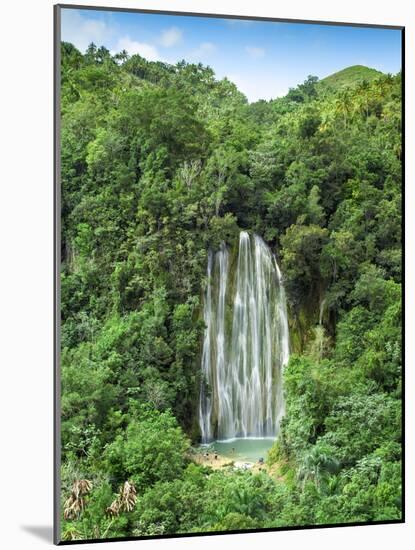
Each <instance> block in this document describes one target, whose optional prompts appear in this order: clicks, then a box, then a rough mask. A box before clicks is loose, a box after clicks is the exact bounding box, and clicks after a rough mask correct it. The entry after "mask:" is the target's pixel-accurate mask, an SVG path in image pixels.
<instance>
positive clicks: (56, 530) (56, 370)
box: [53, 5, 61, 544]
mask: <svg viewBox="0 0 415 550" xmlns="http://www.w3.org/2000/svg"><path fill="white" fill-rule="evenodd" d="M60 42H61V7H60V6H59V5H55V6H53V58H54V67H53V86H54V102H53V134H54V140H53V141H54V143H53V160H54V167H53V174H54V182H53V218H54V223H53V271H54V280H53V304H54V349H53V387H54V395H53V410H54V414H53V459H54V472H53V543H54V544H60V542H61V538H60V537H61V521H60V516H61V513H60V493H61V479H60V464H61V435H60V431H61V419H60V409H61V377H60V324H61V323H60V248H61V233H60V232H61V219H60V212H61V209H60V204H61V182H60V179H61V178H60V176H61V151H60V107H61V101H60V73H61V71H60V66H61V52H60Z"/></svg>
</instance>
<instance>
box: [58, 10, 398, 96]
mask: <svg viewBox="0 0 415 550" xmlns="http://www.w3.org/2000/svg"><path fill="white" fill-rule="evenodd" d="M62 40H66V41H68V42H72V43H73V44H74V45H75V46H76V47H77V48H79V49H80V50H81V51H82V52H84V51H85V49H86V47H87V46H88V44H89V43H90V42H95V44H97V45H98V46H101V45H104V46H105V47H107V48H108V49H109V50H111V51H112V52H114V53H115V52H118V51H121V50H122V49H125V50H127V52H128V53H129V54H134V53H139V54H140V55H142V56H143V57H145V58H146V59H148V60H150V61H155V60H161V61H165V62H168V63H176V62H177V61H180V60H181V59H185V60H186V61H189V62H202V63H203V64H205V65H209V66H210V67H212V69H213V70H214V71H215V73H216V75H217V77H218V78H223V77H225V76H226V77H228V78H229V79H230V80H232V81H233V82H235V84H236V85H237V86H238V88H239V89H240V90H241V91H242V92H243V93H244V94H245V95H246V96H247V97H248V99H249V101H256V100H258V99H271V98H274V97H278V96H281V95H284V94H286V93H287V91H288V89H289V88H290V87H294V86H296V85H297V84H299V83H301V82H303V81H304V80H305V79H306V78H307V76H308V75H309V74H313V75H316V76H318V77H319V78H324V77H325V76H327V75H329V74H332V73H334V72H336V71H338V70H341V69H344V68H345V67H348V66H350V65H366V66H368V67H373V68H375V69H378V70H380V71H383V72H390V73H393V74H395V73H396V72H398V71H399V70H400V68H401V37H400V31H398V30H393V29H377V28H376V29H374V28H364V27H347V26H334V25H333V26H330V25H310V24H301V23H283V22H281V23H279V22H272V21H247V20H236V19H219V18H207V17H186V16H174V15H159V14H142V13H136V12H111V11H95V10H75V9H65V8H64V9H62Z"/></svg>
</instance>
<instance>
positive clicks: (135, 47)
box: [115, 36, 162, 61]
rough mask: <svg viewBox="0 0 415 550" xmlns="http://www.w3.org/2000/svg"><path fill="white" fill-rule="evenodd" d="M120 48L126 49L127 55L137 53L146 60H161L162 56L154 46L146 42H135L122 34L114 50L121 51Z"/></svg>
mask: <svg viewBox="0 0 415 550" xmlns="http://www.w3.org/2000/svg"><path fill="white" fill-rule="evenodd" d="M122 50H126V52H127V53H128V54H129V55H134V54H137V53H138V54H139V55H141V57H144V58H145V59H146V60H147V61H162V57H161V55H160V54H159V52H158V51H157V48H156V47H155V46H152V45H151V44H147V43H146V42H137V41H136V40H132V39H131V38H130V37H129V36H123V37H122V38H120V39H119V40H118V42H117V45H116V47H115V51H116V52H121V51H122Z"/></svg>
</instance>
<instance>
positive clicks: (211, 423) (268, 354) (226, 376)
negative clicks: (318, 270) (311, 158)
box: [199, 231, 289, 443]
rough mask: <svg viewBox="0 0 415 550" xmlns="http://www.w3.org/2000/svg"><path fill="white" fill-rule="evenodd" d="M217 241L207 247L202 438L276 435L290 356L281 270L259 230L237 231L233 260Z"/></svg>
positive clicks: (201, 407) (200, 421)
mask: <svg viewBox="0 0 415 550" xmlns="http://www.w3.org/2000/svg"><path fill="white" fill-rule="evenodd" d="M231 264H232V261H231V260H230V254H229V251H228V249H227V248H226V245H225V244H224V243H222V245H221V247H220V250H219V251H218V252H216V254H214V253H212V252H211V251H210V252H209V255H208V266H207V284H206V290H205V295H204V310H203V318H204V322H205V327H206V328H205V333H204V339H203V351H202V361H201V371H202V382H201V390H200V402H199V424H200V430H201V436H202V442H204V443H206V442H209V441H211V440H212V439H213V438H214V437H217V438H218V439H220V440H224V439H232V438H237V437H241V438H247V437H259V438H260V437H276V436H277V434H278V430H279V424H280V421H281V418H282V416H283V414H284V399H283V391H282V370H283V367H284V366H285V365H286V364H287V362H288V357H289V334H288V321H287V307H286V299H285V292H284V286H283V282H282V277H281V272H280V269H279V267H278V264H277V261H276V259H275V257H274V255H273V254H272V253H271V251H270V249H269V247H268V246H267V245H266V244H265V242H264V241H263V240H262V239H261V237H259V236H258V235H253V236H250V235H249V234H248V233H247V232H246V231H242V232H241V233H240V238H239V250H238V256H237V259H236V263H235V265H231Z"/></svg>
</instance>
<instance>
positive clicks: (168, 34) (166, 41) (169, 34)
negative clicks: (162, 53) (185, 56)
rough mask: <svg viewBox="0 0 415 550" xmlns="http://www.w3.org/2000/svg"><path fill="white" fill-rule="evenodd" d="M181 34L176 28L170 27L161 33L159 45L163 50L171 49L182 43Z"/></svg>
mask: <svg viewBox="0 0 415 550" xmlns="http://www.w3.org/2000/svg"><path fill="white" fill-rule="evenodd" d="M182 37H183V33H182V31H181V30H180V29H178V28H177V27H171V28H170V29H166V30H165V31H163V32H162V33H161V36H160V40H159V42H160V44H161V46H164V47H165V48H171V47H172V46H175V45H176V44H179V43H180V42H181V41H182Z"/></svg>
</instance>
